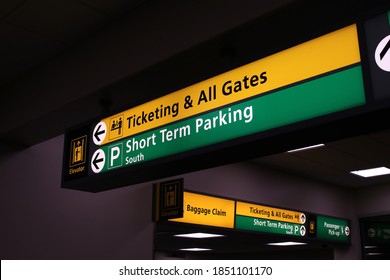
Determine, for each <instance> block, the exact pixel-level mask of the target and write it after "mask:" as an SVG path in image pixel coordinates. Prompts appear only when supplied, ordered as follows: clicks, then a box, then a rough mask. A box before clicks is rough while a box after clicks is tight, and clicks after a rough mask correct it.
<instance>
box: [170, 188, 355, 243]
mask: <svg viewBox="0 0 390 280" xmlns="http://www.w3.org/2000/svg"><path fill="white" fill-rule="evenodd" d="M183 212H184V215H183V218H177V219H170V220H169V221H171V222H180V223H188V224H195V225H203V226H210V227H223V228H229V229H236V230H244V231H252V232H258V233H266V234H277V235H288V236H294V237H298V238H309V239H310V238H313V239H320V240H326V241H336V242H345V243H348V242H350V234H351V227H350V223H349V221H348V220H346V219H341V218H334V217H329V216H323V215H316V214H312V213H304V212H300V211H294V210H288V209H283V208H276V207H272V206H266V205H261V204H255V203H249V202H242V201H237V200H230V199H224V198H218V197H215V196H208V195H202V194H196V193H191V192H184V203H183Z"/></svg>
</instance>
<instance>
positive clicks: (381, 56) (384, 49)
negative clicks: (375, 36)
mask: <svg viewBox="0 0 390 280" xmlns="http://www.w3.org/2000/svg"><path fill="white" fill-rule="evenodd" d="M389 49H390V39H389V41H388V42H387V44H386V46H385V47H384V48H383V50H382V51H381V53H380V54H379V57H380V58H381V60H382V59H383V57H384V56H385V55H386V53H387V52H388V51H389Z"/></svg>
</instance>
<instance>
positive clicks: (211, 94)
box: [101, 25, 360, 144]
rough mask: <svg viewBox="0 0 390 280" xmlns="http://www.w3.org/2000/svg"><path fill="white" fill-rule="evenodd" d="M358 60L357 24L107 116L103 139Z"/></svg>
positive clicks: (109, 139) (113, 137) (145, 128)
mask: <svg viewBox="0 0 390 280" xmlns="http://www.w3.org/2000/svg"><path fill="white" fill-rule="evenodd" d="M359 62H360V52H359V44H358V36H357V28H356V25H351V26H348V27H345V28H342V29H340V30H337V31H335V32H332V33H329V34H326V35H324V36H321V37H319V38H316V39H313V40H311V41H308V42H305V43H303V44H300V45H297V46H295V47H292V48H290V49H287V50H284V51H281V52H279V53H276V54H273V55H271V56H268V57H266V58H263V59H260V60H258V61H255V62H253V63H250V64H247V65H244V66H242V67H239V68H236V69H234V70H231V71H229V72H226V73H223V74H221V75H218V76H215V77H213V78H210V79H208V80H205V81H203V82H200V83H197V84H195V85H192V86H189V87H187V88H184V89H182V90H179V91H176V92H173V93H171V94H168V95H165V96H163V97H161V98H158V99H155V100H152V101H150V102H148V103H145V104H142V105H140V106H137V107H134V108H132V109H129V110H127V111H124V112H122V113H121V114H120V115H116V116H114V117H109V118H106V119H104V120H102V121H103V122H105V123H106V125H107V127H108V128H110V133H109V137H106V138H105V139H104V141H103V142H102V143H101V144H106V143H108V142H111V141H115V140H118V139H120V138H125V137H129V136H131V135H134V134H138V133H141V132H144V131H147V130H150V129H153V128H156V127H159V126H163V125H166V124H169V123H171V122H174V121H178V120H181V119H185V118H188V117H191V116H194V115H198V114H201V113H204V112H207V111H210V110H212V109H216V108H219V107H222V106H226V105H229V104H232V103H234V102H237V101H241V100H244V99H247V98H250V97H253V96H257V95H261V94H263V93H266V92H269V91H271V90H275V89H278V88H281V87H284V86H287V85H290V84H293V83H296V82H300V81H303V80H306V79H310V78H313V77H316V76H318V75H321V74H324V73H327V72H330V71H333V70H336V69H340V68H343V67H346V66H349V65H352V64H355V63H359Z"/></svg>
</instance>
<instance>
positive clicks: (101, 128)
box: [92, 122, 107, 145]
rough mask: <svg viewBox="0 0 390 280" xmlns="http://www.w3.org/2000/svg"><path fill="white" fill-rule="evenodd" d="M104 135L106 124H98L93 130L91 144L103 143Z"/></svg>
mask: <svg viewBox="0 0 390 280" xmlns="http://www.w3.org/2000/svg"><path fill="white" fill-rule="evenodd" d="M106 134H107V125H106V123H105V122H99V123H98V124H97V125H96V126H95V128H94V129H93V135H92V139H93V143H95V145H100V144H101V143H103V141H104V139H105V138H106Z"/></svg>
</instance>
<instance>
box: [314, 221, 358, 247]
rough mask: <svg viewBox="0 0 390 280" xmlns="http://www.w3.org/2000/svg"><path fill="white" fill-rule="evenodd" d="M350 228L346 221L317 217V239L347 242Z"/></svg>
mask: <svg viewBox="0 0 390 280" xmlns="http://www.w3.org/2000/svg"><path fill="white" fill-rule="evenodd" d="M350 234H351V227H350V225H349V223H348V221H347V220H344V219H339V218H332V217H326V216H321V215H318V216H317V238H319V239H323V240H333V241H349V239H350Z"/></svg>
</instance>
